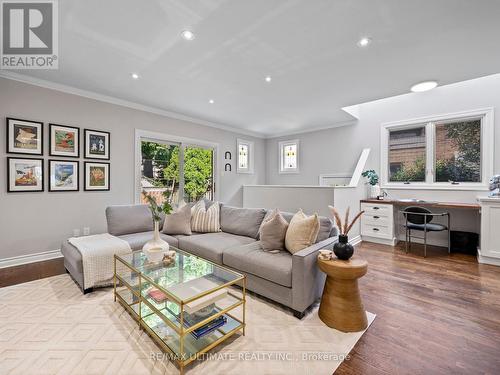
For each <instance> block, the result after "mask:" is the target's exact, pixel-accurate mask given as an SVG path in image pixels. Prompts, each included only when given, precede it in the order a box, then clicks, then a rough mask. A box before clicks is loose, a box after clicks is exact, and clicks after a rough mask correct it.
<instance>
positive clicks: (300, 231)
mask: <svg viewBox="0 0 500 375" xmlns="http://www.w3.org/2000/svg"><path fill="white" fill-rule="evenodd" d="M318 233H319V217H318V214H314V215H311V216H307V215H306V214H304V212H302V210H300V211H299V212H297V213H296V214H295V215H293V217H292V220H290V224H289V225H288V230H287V231H286V237H285V247H286V249H287V250H288V251H289V252H291V253H292V254H294V253H296V252H298V251H300V250H302V249H305V248H306V247H309V246H311V245H312V244H314V243H315V242H316V238H317V237H318Z"/></svg>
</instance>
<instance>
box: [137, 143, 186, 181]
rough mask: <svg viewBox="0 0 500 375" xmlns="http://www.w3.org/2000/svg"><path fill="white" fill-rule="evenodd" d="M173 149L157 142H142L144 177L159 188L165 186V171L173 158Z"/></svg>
mask: <svg viewBox="0 0 500 375" xmlns="http://www.w3.org/2000/svg"><path fill="white" fill-rule="evenodd" d="M172 148H174V147H172V146H168V145H164V144H161V143H156V142H147V141H143V142H141V152H142V160H143V175H144V177H146V178H148V179H149V180H150V181H152V183H153V185H155V186H157V187H164V186H165V182H164V181H162V180H163V179H164V178H165V176H164V175H163V169H164V168H165V167H166V166H167V165H168V163H169V161H170V160H171V158H172V153H173V152H172ZM175 148H176V149H177V148H178V147H175ZM155 170H156V173H155ZM158 171H159V172H158Z"/></svg>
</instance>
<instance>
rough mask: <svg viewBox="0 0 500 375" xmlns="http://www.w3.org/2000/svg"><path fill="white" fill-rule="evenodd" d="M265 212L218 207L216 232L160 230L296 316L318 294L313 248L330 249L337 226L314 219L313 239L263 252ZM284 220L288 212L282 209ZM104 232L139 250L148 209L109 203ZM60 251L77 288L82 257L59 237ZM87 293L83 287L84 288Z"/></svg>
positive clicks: (147, 233)
mask: <svg viewBox="0 0 500 375" xmlns="http://www.w3.org/2000/svg"><path fill="white" fill-rule="evenodd" d="M267 212H268V211H266V210H265V209H248V208H236V207H229V206H225V205H221V210H220V221H221V230H222V231H221V232H219V233H203V234H202V233H193V235H191V236H186V235H174V236H170V235H167V234H163V233H162V234H161V237H162V238H163V239H164V240H165V241H167V242H168V243H169V244H170V245H171V246H174V247H177V248H179V249H182V250H184V251H187V252H189V253H191V254H194V255H197V256H199V257H202V258H205V259H208V260H210V261H212V262H215V263H217V264H221V265H224V266H226V267H229V268H232V269H234V270H236V271H238V272H240V273H243V274H245V275H246V276H247V288H248V290H250V291H253V292H255V293H257V294H259V295H262V296H264V297H267V298H269V299H271V300H273V301H276V302H278V303H280V304H282V305H285V306H288V307H289V308H291V309H292V310H293V311H294V314H295V316H297V317H298V318H301V317H302V316H303V314H304V311H305V310H307V308H308V307H309V306H311V304H313V303H314V302H315V301H316V300H317V299H318V298H319V297H320V296H321V293H322V290H323V285H324V280H325V275H324V274H323V273H322V272H321V271H320V270H319V269H318V267H317V265H316V258H317V253H318V250H320V249H323V248H330V249H331V248H332V247H333V244H334V242H335V241H336V240H337V228H336V227H334V226H333V225H332V221H331V220H330V219H328V218H326V217H320V224H321V225H320V232H319V235H318V240H317V242H316V243H315V244H314V245H312V246H310V247H308V248H305V249H303V250H301V251H299V252H297V253H295V254H293V255H292V254H290V253H289V252H287V251H281V252H279V253H270V252H265V251H263V250H262V249H261V248H260V242H259V240H258V238H259V237H258V236H259V227H260V225H261V223H262V220H263V219H264V217H265V215H266V214H267ZM283 216H284V217H285V219H286V220H288V221H290V219H291V218H292V216H293V214H291V213H283ZM106 218H107V223H108V232H109V233H110V234H112V235H115V236H117V237H119V238H122V239H124V240H125V241H127V242H128V243H129V244H130V247H131V248H132V250H139V249H141V248H142V246H143V245H144V244H145V243H146V242H147V241H149V240H150V239H151V238H152V236H153V232H152V231H151V228H152V227H153V223H152V219H151V213H150V211H149V208H148V207H147V206H146V205H132V206H112V207H108V208H107V209H106ZM61 251H62V253H63V255H64V265H65V267H66V270H67V271H68V272H69V273H70V274H71V275H72V277H73V278H74V280H75V281H76V282H77V283H78V284H79V285H80V287H81V288H83V267H82V256H81V254H80V253H79V251H78V249H76V248H75V247H74V246H72V245H71V244H69V243H68V242H67V241H65V242H64V243H63V244H62V248H61ZM85 292H88V290H86V291H84V293H85Z"/></svg>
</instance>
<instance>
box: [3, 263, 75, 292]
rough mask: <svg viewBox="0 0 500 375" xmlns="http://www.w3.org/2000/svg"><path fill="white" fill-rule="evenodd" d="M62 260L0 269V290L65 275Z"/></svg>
mask: <svg viewBox="0 0 500 375" xmlns="http://www.w3.org/2000/svg"><path fill="white" fill-rule="evenodd" d="M65 272H66V270H65V269H64V260H63V258H57V259H51V260H45V261H43V262H35V263H28V264H23V265H20V266H15V267H8V268H1V269H0V288H1V287H4V286H9V285H14V284H21V283H26V282H28V281H32V280H38V279H43V278H45V277H50V276H55V275H60V274H62V273H65Z"/></svg>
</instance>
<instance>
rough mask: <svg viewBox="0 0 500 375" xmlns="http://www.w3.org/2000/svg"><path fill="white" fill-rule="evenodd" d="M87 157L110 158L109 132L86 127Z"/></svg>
mask: <svg viewBox="0 0 500 375" xmlns="http://www.w3.org/2000/svg"><path fill="white" fill-rule="evenodd" d="M84 138H85V155H84V157H85V158H86V159H105V160H109V132H103V131H99V130H90V129H85V136H84Z"/></svg>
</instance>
